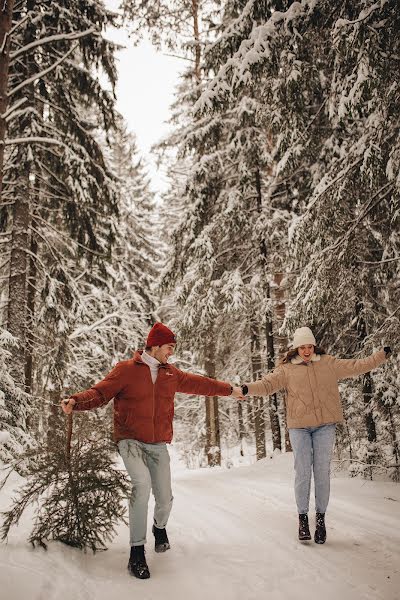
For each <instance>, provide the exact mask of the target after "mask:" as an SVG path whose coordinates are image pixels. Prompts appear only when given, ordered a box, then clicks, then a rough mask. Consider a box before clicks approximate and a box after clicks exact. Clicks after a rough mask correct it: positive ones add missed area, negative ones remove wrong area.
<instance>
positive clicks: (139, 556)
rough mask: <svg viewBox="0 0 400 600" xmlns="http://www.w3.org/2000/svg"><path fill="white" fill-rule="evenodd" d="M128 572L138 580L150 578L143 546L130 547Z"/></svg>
mask: <svg viewBox="0 0 400 600" xmlns="http://www.w3.org/2000/svg"><path fill="white" fill-rule="evenodd" d="M128 570H129V573H130V574H131V575H134V576H135V577H137V578H138V579H148V578H149V577H150V571H149V567H148V566H147V562H146V558H145V555H144V546H131V555H130V557H129V562H128Z"/></svg>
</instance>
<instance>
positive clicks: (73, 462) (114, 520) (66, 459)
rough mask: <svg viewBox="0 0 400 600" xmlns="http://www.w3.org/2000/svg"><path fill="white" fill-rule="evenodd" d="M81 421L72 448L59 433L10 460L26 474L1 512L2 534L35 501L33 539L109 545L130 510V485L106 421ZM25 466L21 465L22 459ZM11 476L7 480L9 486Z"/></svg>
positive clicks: (91, 547)
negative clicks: (118, 462) (92, 424)
mask: <svg viewBox="0 0 400 600" xmlns="http://www.w3.org/2000/svg"><path fill="white" fill-rule="evenodd" d="M76 420H78V427H77V431H75V433H74V437H73V440H74V441H73V443H72V447H71V448H70V449H69V448H68V445H67V444H68V442H67V439H66V438H67V436H66V435H65V434H61V433H56V435H55V438H56V439H55V440H54V439H53V441H52V443H51V445H50V446H49V447H45V448H43V447H35V448H34V449H32V450H30V451H29V452H28V453H24V454H23V455H20V456H19V457H17V458H14V460H13V461H12V462H11V463H10V465H9V467H8V469H9V470H11V469H13V468H15V469H16V470H18V471H19V472H20V473H21V475H22V476H23V477H24V483H23V484H22V485H21V487H20V489H19V490H18V494H17V496H16V497H15V498H14V500H13V504H12V507H11V508H10V509H9V510H7V511H4V512H3V513H2V516H3V524H2V530H1V536H2V539H3V540H4V539H6V537H7V535H8V533H9V530H10V528H11V527H13V526H16V525H18V522H19V520H20V518H21V516H22V514H23V512H24V510H25V509H26V508H27V507H28V506H30V505H32V504H33V505H34V506H35V519H34V526H33V529H32V531H31V533H30V536H29V541H30V542H31V543H32V544H33V546H35V545H40V546H42V547H44V548H46V547H47V541H48V540H57V541H60V542H63V543H64V544H67V545H69V546H73V547H76V548H80V549H83V550H92V551H93V552H96V551H97V550H104V549H106V544H107V543H108V542H110V541H111V540H112V538H113V535H114V532H115V527H116V526H117V524H118V523H119V522H120V521H121V519H122V520H124V515H125V511H126V508H125V499H126V496H127V494H128V490H129V484H128V479H127V476H126V474H125V472H124V471H122V470H120V469H119V468H118V467H117V465H116V463H115V458H114V456H115V455H114V452H115V450H114V448H113V447H112V446H113V444H112V442H111V440H110V437H109V435H108V436H107V435H105V433H106V432H105V430H104V428H102V427H101V423H99V422H97V424H96V425H97V427H96V429H94V428H93V427H90V426H89V427H88V424H87V421H84V420H83V419H81V418H78V419H76ZM21 462H22V464H23V467H22V468H21V464H17V463H21ZM6 480H7V477H5V478H4V479H3V482H2V485H4V483H5V481H6Z"/></svg>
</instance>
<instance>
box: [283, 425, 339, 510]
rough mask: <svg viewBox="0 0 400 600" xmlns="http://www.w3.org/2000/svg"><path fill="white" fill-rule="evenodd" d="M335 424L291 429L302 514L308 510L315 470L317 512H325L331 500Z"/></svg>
mask: <svg viewBox="0 0 400 600" xmlns="http://www.w3.org/2000/svg"><path fill="white" fill-rule="evenodd" d="M335 429H336V425H335V423H333V424H329V425H321V426H320V427H304V428H299V429H297V428H296V429H289V438H290V443H291V444H292V449H293V454H294V472H295V480H294V489H295V496H296V504H297V510H298V513H299V514H300V515H301V514H306V513H308V509H309V503H310V488H311V473H312V471H314V490H315V512H319V513H325V512H326V508H327V506H328V502H329V492H330V474H331V458H332V452H333V446H334V444H335Z"/></svg>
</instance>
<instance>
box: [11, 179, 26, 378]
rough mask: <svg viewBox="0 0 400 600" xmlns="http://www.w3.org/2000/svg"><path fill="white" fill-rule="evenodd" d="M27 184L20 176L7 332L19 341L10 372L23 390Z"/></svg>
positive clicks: (12, 237) (13, 229) (14, 219)
mask: <svg viewBox="0 0 400 600" xmlns="http://www.w3.org/2000/svg"><path fill="white" fill-rule="evenodd" d="M27 182H28V174H27V173H26V172H24V173H21V181H20V184H19V186H18V191H17V194H16V197H15V200H14V205H13V227H12V235H11V254H10V276H9V287H8V290H9V291H8V312H7V329H8V331H9V332H10V333H11V334H12V335H13V336H14V337H16V338H17V339H18V348H17V349H15V350H14V351H13V361H12V368H11V372H12V375H13V377H14V378H15V380H16V382H17V383H18V385H20V386H24V383H25V347H26V319H27V249H28V244H29V241H28V230H29V188H28V185H27Z"/></svg>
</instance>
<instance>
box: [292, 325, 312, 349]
mask: <svg viewBox="0 0 400 600" xmlns="http://www.w3.org/2000/svg"><path fill="white" fill-rule="evenodd" d="M308 344H312V345H313V346H316V345H317V342H316V341H315V337H314V334H313V332H312V331H311V329H310V328H309V327H299V329H296V331H295V332H294V335H293V342H292V348H298V347H299V346H307V345H308Z"/></svg>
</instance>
